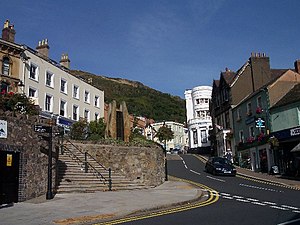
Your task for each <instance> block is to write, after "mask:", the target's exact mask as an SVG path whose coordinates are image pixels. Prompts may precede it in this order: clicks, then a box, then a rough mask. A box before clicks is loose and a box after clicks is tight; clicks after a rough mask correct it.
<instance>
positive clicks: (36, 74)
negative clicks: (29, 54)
mask: <svg viewBox="0 0 300 225" xmlns="http://www.w3.org/2000/svg"><path fill="white" fill-rule="evenodd" d="M32 67H35V71H34V77H33V76H32V73H31V68H32ZM28 73H29V74H28V77H29V79H31V80H35V81H38V80H39V67H38V65H36V64H35V63H30V69H29V71H28Z"/></svg>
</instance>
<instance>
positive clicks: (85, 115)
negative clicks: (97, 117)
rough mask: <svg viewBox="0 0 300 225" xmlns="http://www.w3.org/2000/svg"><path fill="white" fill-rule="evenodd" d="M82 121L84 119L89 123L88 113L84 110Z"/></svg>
mask: <svg viewBox="0 0 300 225" xmlns="http://www.w3.org/2000/svg"><path fill="white" fill-rule="evenodd" d="M84 119H86V121H88V122H89V121H90V111H89V110H87V109H85V110H84Z"/></svg>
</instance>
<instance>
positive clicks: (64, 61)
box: [59, 53, 71, 69]
mask: <svg viewBox="0 0 300 225" xmlns="http://www.w3.org/2000/svg"><path fill="white" fill-rule="evenodd" d="M70 62H71V61H70V59H69V56H68V54H64V53H63V54H62V55H61V59H60V61H59V63H60V65H62V66H63V67H65V68H67V69H70Z"/></svg>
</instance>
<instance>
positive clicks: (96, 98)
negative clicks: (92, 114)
mask: <svg viewBox="0 0 300 225" xmlns="http://www.w3.org/2000/svg"><path fill="white" fill-rule="evenodd" d="M99 99H100V97H99V96H97V95H95V101H94V104H95V107H98V108H99V105H100V104H99Z"/></svg>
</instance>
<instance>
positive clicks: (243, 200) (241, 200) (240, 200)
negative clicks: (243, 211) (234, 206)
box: [237, 198, 250, 202]
mask: <svg viewBox="0 0 300 225" xmlns="http://www.w3.org/2000/svg"><path fill="white" fill-rule="evenodd" d="M237 201H239V202H250V201H248V200H246V199H240V198H239V199H237Z"/></svg>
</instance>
